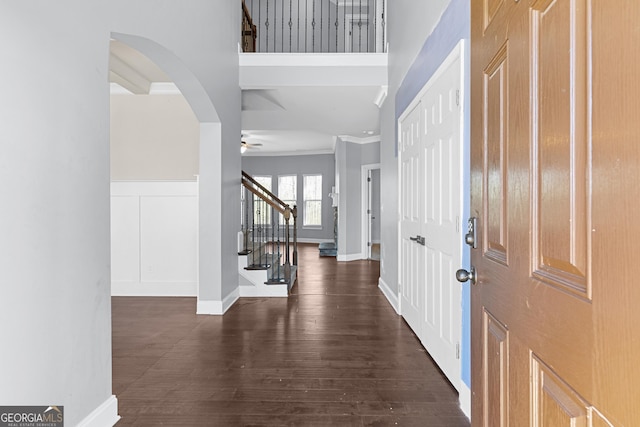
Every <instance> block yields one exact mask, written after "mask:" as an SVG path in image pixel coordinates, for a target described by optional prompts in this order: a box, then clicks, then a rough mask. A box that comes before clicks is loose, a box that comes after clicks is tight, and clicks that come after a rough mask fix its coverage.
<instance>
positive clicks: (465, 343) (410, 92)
mask: <svg viewBox="0 0 640 427" xmlns="http://www.w3.org/2000/svg"><path fill="white" fill-rule="evenodd" d="M469 7H470V5H469V0H451V3H450V4H449V6H448V7H447V9H446V10H445V12H444V14H443V15H442V18H441V19H440V22H438V25H437V26H436V28H435V29H434V30H433V32H432V33H431V35H429V37H428V38H427V40H426V41H425V43H424V45H423V46H422V49H421V50H420V53H419V54H418V56H417V58H416V60H415V61H414V63H413V64H412V65H411V67H410V68H409V71H408V72H407V75H406V76H405V78H404V80H403V81H402V84H401V85H400V87H399V88H398V91H397V93H396V123H397V119H398V118H399V117H400V114H402V112H403V111H404V110H405V109H406V108H407V107H408V106H409V104H410V103H411V101H412V100H413V99H414V98H415V97H416V95H417V94H418V93H419V92H420V90H421V89H422V88H423V87H424V85H425V84H426V83H427V82H428V81H429V79H430V78H431V76H433V74H434V73H435V72H436V70H437V69H438V67H439V66H440V64H441V63H442V61H444V60H445V58H446V57H447V56H448V55H449V53H450V52H451V51H452V50H453V48H454V47H456V45H457V44H458V42H459V41H460V40H461V39H465V58H464V61H465V96H464V106H465V109H464V115H465V120H464V143H463V144H464V145H463V156H464V164H463V170H464V175H463V183H464V184H463V185H464V187H463V194H464V198H463V201H464V203H463V218H468V217H469V206H470V188H469V185H470V175H469V171H470V161H469V153H470V142H469V141H470V140H469V131H470V121H469V116H470V113H469V102H470V96H469V34H470V8H469ZM396 135H397V132H396ZM396 144H397V141H396ZM464 248H465V249H464V251H463V254H462V265H463V266H464V267H465V268H468V267H469V264H470V253H469V248H468V247H467V246H466V245H465V246H464ZM470 311H471V293H470V289H469V284H468V283H465V284H463V285H462V343H461V347H462V352H461V353H462V354H461V358H462V360H461V363H462V381H463V382H464V383H465V384H466V385H467V386H469V387H471V352H470V348H471V316H470Z"/></svg>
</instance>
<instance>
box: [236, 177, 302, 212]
mask: <svg viewBox="0 0 640 427" xmlns="http://www.w3.org/2000/svg"><path fill="white" fill-rule="evenodd" d="M245 179H246V180H247V181H249V182H250V183H251V184H253V185H254V186H256V187H258V188H259V189H260V190H262V191H263V192H264V193H266V195H267V196H268V197H269V198H270V199H272V200H275V201H276V202H277V203H279V204H280V206H282V209H284V208H285V207H289V209H291V207H290V206H289V205H288V204H286V203H285V202H283V201H282V200H280V199H279V198H278V196H276V195H275V194H273V193H272V192H271V191H269V190H268V189H267V188H266V187H265V186H263V185H262V184H260V183H259V182H258V181H256V180H255V179H254V178H253V177H252V176H251V175H249V174H248V173H246V172H245V171H242V180H243V182H242V183H243V184H244V186H245V187H247V188H249V190H251V188H250V187H251V186H250V185H247V184H246V183H245V182H244V180H245ZM254 190H255V188H254ZM252 192H253V191H252ZM253 194H255V195H256V196H258V197H262V196H261V195H260V194H257V193H256V192H253ZM263 200H265V201H266V199H264V198H263ZM274 207H275V206H274ZM276 209H278V208H277V207H276ZM278 212H280V213H284V212H283V211H280V210H279V211H278Z"/></svg>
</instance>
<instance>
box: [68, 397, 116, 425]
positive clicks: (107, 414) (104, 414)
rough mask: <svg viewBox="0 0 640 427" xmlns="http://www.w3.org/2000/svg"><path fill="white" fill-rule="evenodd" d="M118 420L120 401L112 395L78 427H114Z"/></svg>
mask: <svg viewBox="0 0 640 427" xmlns="http://www.w3.org/2000/svg"><path fill="white" fill-rule="evenodd" d="M118 420H120V416H119V415H118V399H116V397H115V396H113V395H112V396H111V397H109V398H108V399H107V400H105V401H104V402H103V403H102V404H101V405H100V406H98V407H97V408H96V409H94V410H93V411H92V412H91V413H90V414H89V415H87V416H86V417H85V419H83V420H82V421H80V423H79V424H78V427H113V426H114V425H115V424H116V423H117V422H118Z"/></svg>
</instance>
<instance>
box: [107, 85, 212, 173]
mask: <svg viewBox="0 0 640 427" xmlns="http://www.w3.org/2000/svg"><path fill="white" fill-rule="evenodd" d="M110 130H111V138H110V139H111V179H112V180H113V181H145V180H177V181H180V180H186V181H195V175H197V174H198V170H199V165H198V162H199V145H200V123H199V122H198V119H196V116H195V115H194V114H193V111H192V110H191V107H190V106H189V104H188V103H187V100H186V99H185V98H184V96H182V95H180V94H176V95H111V126H110Z"/></svg>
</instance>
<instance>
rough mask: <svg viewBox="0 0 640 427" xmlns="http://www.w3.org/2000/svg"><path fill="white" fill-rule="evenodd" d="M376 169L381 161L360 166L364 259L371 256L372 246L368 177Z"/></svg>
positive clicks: (361, 235)
mask: <svg viewBox="0 0 640 427" xmlns="http://www.w3.org/2000/svg"><path fill="white" fill-rule="evenodd" d="M375 169H380V163H371V164H368V165H362V166H361V167H360V185H361V190H360V196H361V203H360V206H361V209H360V210H361V215H362V217H361V218H362V219H361V220H360V226H361V230H362V232H361V233H360V253H361V254H362V259H369V258H371V246H369V245H368V243H369V237H370V235H371V215H370V214H369V213H367V209H368V205H369V186H368V181H367V179H368V178H369V172H371V171H372V170H375ZM372 243H373V242H372Z"/></svg>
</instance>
